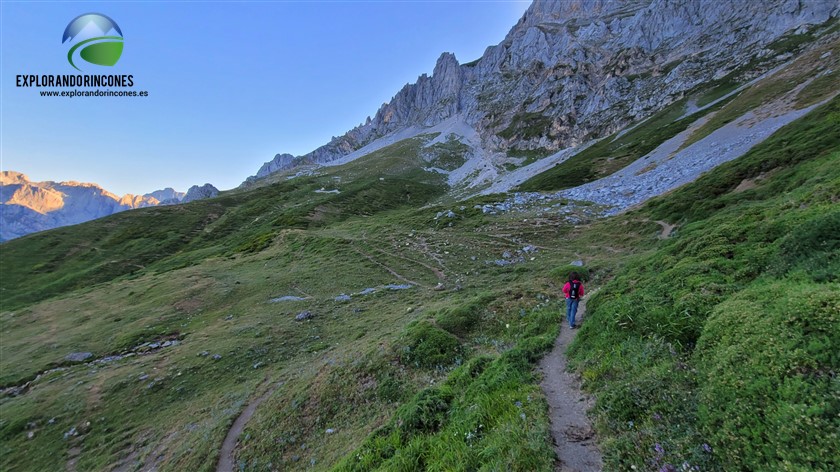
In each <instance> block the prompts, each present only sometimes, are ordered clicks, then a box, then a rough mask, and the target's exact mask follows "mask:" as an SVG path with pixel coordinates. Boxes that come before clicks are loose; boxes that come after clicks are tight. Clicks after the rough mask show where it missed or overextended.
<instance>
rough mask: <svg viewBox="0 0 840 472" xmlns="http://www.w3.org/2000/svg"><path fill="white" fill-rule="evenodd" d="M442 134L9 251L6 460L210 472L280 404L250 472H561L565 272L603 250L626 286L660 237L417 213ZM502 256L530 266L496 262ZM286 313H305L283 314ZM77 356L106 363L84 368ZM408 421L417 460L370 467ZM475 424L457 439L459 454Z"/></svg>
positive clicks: (1, 419)
mask: <svg viewBox="0 0 840 472" xmlns="http://www.w3.org/2000/svg"><path fill="white" fill-rule="evenodd" d="M426 139H429V137H423V138H418V139H415V140H408V141H403V142H400V143H396V144H394V145H393V146H392V147H390V148H386V149H383V150H382V151H380V152H378V153H376V154H375V155H373V156H369V157H368V158H365V159H362V160H358V161H355V162H353V163H351V164H349V165H346V166H341V167H336V168H333V169H327V170H326V172H324V173H323V174H321V175H315V176H309V177H299V178H296V179H294V180H289V181H285V182H280V183H277V184H274V185H270V186H266V187H263V188H258V189H254V190H252V191H248V192H235V193H232V194H228V195H224V196H222V197H220V198H217V199H213V200H208V201H199V202H194V203H190V204H187V205H182V206H177V207H161V208H153V209H144V210H139V211H131V212H126V213H121V214H118V215H114V216H112V217H109V218H105V219H101V220H97V221H93V222H89V223H86V224H83V225H78V226H74V227H68V228H61V229H57V230H54V231H49V232H45V233H41V234H36V235H31V236H28V237H24V238H20V239H18V240H15V241H11V242H9V243H6V244H4V245H3V250H2V252H0V258H2V259H0V263H2V270H3V274H2V289H3V293H4V296H3V299H2V311H1V312H0V329H2V333H3V342H2V343H0V359H1V362H2V368H1V369H0V384H2V386H3V387H4V392H3V395H2V397H0V438H2V440H0V467H2V468H3V469H14V470H17V469H21V470H57V469H63V468H68V467H69V468H73V467H75V468H76V469H77V470H122V469H126V470H135V469H139V470H146V469H149V468H157V469H158V470H214V467H215V464H216V461H217V460H218V454H219V449H220V445H221V443H222V441H223V439H224V437H225V434H226V433H227V430H228V428H229V427H230V425H231V424H232V422H233V420H234V419H235V418H236V417H237V416H238V414H239V413H240V411H242V409H243V408H244V406H245V405H246V404H247V403H248V402H249V401H250V400H253V399H256V398H260V397H261V396H263V395H265V396H266V400H265V402H264V403H263V404H262V405H261V406H260V408H259V409H258V410H257V412H256V414H255V416H254V417H253V418H252V419H251V421H250V422H249V423H248V426H247V428H246V430H245V433H244V434H243V435H242V436H241V437H240V438H239V446H238V449H237V460H238V461H239V464H240V465H242V467H245V468H246V469H265V468H268V464H269V463H270V464H271V467H273V468H282V469H285V470H297V469H314V470H326V469H330V468H332V467H333V466H337V465H340V467H342V468H348V469H358V468H359V467H362V468H364V467H366V466H364V465H360V464H369V465H371V466H373V465H374V464H376V465H380V466H382V467H385V468H389V467H392V465H393V464H396V463H409V462H410V461H413V460H418V459H417V458H418V457H426V458H428V460H430V461H431V462H430V466H431V465H432V464H434V463H436V461H438V460H440V461H441V462H440V464H444V463H446V464H452V463H453V461H460V460H464V461H465V462H464V464H479V463H481V464H496V466H497V467H500V468H505V467H513V468H517V469H520V470H531V469H533V468H537V469H540V468H544V467H547V466H548V465H549V464H551V463H552V461H553V452H552V450H551V447H550V442H549V438H548V436H547V434H548V433H547V431H548V429H547V417H546V415H545V410H546V403H545V400H544V398H543V397H542V393H541V392H540V390H539V387H538V386H537V384H536V378H535V376H534V375H533V374H532V373H531V370H530V366H532V365H533V362H534V361H535V360H536V359H537V358H538V357H539V354H540V353H541V352H542V350H544V349H545V348H546V347H548V346H549V345H550V340H551V339H553V337H554V335H555V333H556V329H557V321H558V320H559V315H558V311H557V310H556V308H555V307H556V300H557V292H558V286H557V283H558V277H559V276H558V275H556V274H555V275H550V272H551V270H552V269H555V268H557V267H558V266H564V265H565V264H567V263H568V262H569V261H571V260H574V259H577V258H579V257H581V256H583V255H585V256H586V258H587V261H588V262H591V263H592V264H594V265H595V267H599V266H600V267H602V272H603V273H604V274H607V273H608V272H609V268H610V267H614V266H615V265H616V263H617V259H616V254H623V253H625V252H626V253H631V252H633V251H635V250H640V249H641V248H644V247H649V246H651V245H652V244H655V242H656V237H655V236H656V234H657V225H656V224H653V223H646V224H643V225H639V226H637V227H634V229H633V231H629V232H628V231H626V227H624V226H622V225H620V224H614V223H610V222H604V223H599V228H600V229H599V231H598V233H597V234H595V233H590V232H588V231H589V229H588V228H589V227H588V226H583V227H575V226H572V225H570V224H569V223H567V222H566V220H565V219H564V218H563V217H560V216H557V215H550V214H538V213H537V212H536V211H534V212H530V213H526V214H524V215H523V214H511V215H502V216H493V217H491V216H489V215H484V214H483V213H482V212H481V211H480V210H476V209H474V208H473V206H474V205H475V204H477V203H483V202H487V201H493V199H494V198H496V197H484V198H483V199H481V200H474V201H468V202H464V203H462V204H459V205H456V206H454V207H449V208H451V209H453V210H454V211H455V212H456V213H457V217H455V218H445V219H435V215H436V213H437V212H439V211H442V210H444V209H448V208H443V207H434V206H431V207H427V208H420V207H422V206H423V204H424V203H425V202H427V201H430V200H431V199H433V198H435V196H437V195H440V194H441V193H442V192H443V191H444V190H445V187H444V186H443V184H442V183H441V181H440V180H439V179H440V177H439V176H438V175H437V174H432V173H426V172H423V171H422V170H421V169H420V168H419V167H418V166H417V165H416V164H415V163H416V162H417V160H416V159H415V157H416V155H417V152H418V149H419V147H420V146H421V145H422V143H423V141H424V140H426ZM333 190H338V191H339V192H340V193H325V192H330V191H333ZM575 216H577V217H579V218H582V219H584V220H585V219H586V215H585V214H583V213H580V214H577V215H575ZM132 234H133V236H132ZM604 234H609V235H611V237H610V246H609V247H606V246H605V245H604V243H603V241H602V240H601V239H600V238H601V237H602V236H603V235H604ZM563 236H568V237H569V238H574V240H575V241H576V244H575V245H574V246H571V245H568V244H566V243H564V242H562V241H561V240H558V237H563ZM527 245H533V246H535V247H537V251H536V252H529V253H528V254H527V257H526V254H525V253H522V252H521V250H522V248H523V247H525V246H527ZM637 248H639V249H637ZM517 251H520V252H517ZM505 253H509V254H510V255H511V256H509V258H510V260H511V264H510V265H498V264H496V262H495V261H496V260H501V259H505ZM439 283H440V284H443V286H444V287H445V290H443V291H438V290H434V288H435V287H436V286H437V285H438V284H439ZM389 284H398V285H409V286H410V288H408V289H404V290H392V289H389V288H388V287H387V286H388V285H389ZM364 289H375V291H374V292H373V293H369V294H367V295H362V294H361V293H362V292H363V291H364ZM342 294H347V295H350V296H351V299H350V300H349V301H345V300H344V299H343V298H340V296H341V295H342ZM283 296H296V297H299V298H301V300H297V301H276V302H272V300H273V299H276V298H279V297H283ZM304 311H309V312H310V313H311V314H312V318H311V319H309V320H306V321H295V317H296V316H297V315H298V314H299V313H301V312H304ZM173 341H176V343H175V344H172V342H173ZM163 345H165V347H161V346H163ZM79 352H89V353H91V358H90V359H88V360H87V363H78V362H73V361H70V360H67V359H66V356H67V355H68V354H71V353H79ZM430 385H432V386H433V389H435V390H434V391H426V390H425V389H426V387H428V386H430ZM418 392H419V393H418ZM477 405H480V407H478V406H477ZM450 411H452V412H456V411H460V412H461V413H460V414H459V416H457V415H455V416H453V415H454V413H453V415H450V414H449V412H450ZM521 415H525V418H527V422H523V419H522V416H521ZM393 418H403V419H404V421H403V422H402V424H401V425H399V426H393V427H394V428H396V429H390V430H389V431H390V432H389V433H388V434H385V433H382V432H379V433H375V434H380V435H381V434H385V436H386V439H384V440H385V441H386V443H388V444H391V445H395V446H398V447H400V448H401V449H403V448H402V445H408V444H409V443H410V444H411V448H413V449H411V450H412V451H414V452H413V453H412V454H414V455H413V456H410V457H411V458H409V457H408V456H405V454H407V453H408V450H407V449H406V450H405V451H404V452H403V453H401V454H399V455H394V454H392V452H389V451H391V449H390V448H389V447H387V448H384V449H383V448H381V447H379V446H376V445H372V446H370V450H369V452H367V453H365V454H362V456H363V457H365V459H364V461H363V462H361V463H360V462H358V461H354V460H352V459H350V455H348V454H351V452H352V451H354V450H355V449H357V448H359V447H367V446H364V445H365V444H374V443H371V442H368V441H366V440H365V439H364V438H365V437H366V436H367V435H368V434H370V433H372V432H373V431H375V430H377V428H379V427H380V426H383V425H389V424H392V425H397V424H398V423H399V421H398V422H397V423H393V421H395V420H394V419H393ZM406 421H407V422H408V423H406ZM523 424H524V425H527V428H525V429H523ZM465 428H467V429H465ZM468 429H469V430H468ZM327 430H331V432H330V433H328V432H327ZM512 430H513V431H519V433H517V434H521V436H520V437H521V438H522V441H513V442H511V441H510V431H512ZM456 431H457V432H459V434H460V433H465V434H461V436H459V438H460V439H459V441H461V442H460V443H453V442H452V441H449V440H444V439H445V438H448V435H449V434H454V433H455V432H456ZM470 431H472V434H470ZM370 441H374V440H373V439H371V440H370ZM374 442H375V441H374ZM377 444H378V443H377ZM383 444H385V443H383ZM443 446H446V448H448V449H442V447H443ZM452 448H454V449H452ZM482 451H483V452H482ZM491 451H492V452H491ZM412 458H413V459H412ZM400 461H402V462H400ZM405 461H409V462H405Z"/></svg>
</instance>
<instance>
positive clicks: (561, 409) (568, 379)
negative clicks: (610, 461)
mask: <svg viewBox="0 0 840 472" xmlns="http://www.w3.org/2000/svg"><path fill="white" fill-rule="evenodd" d="M564 309H565V305H564ZM585 312H586V300H581V303H580V306H579V307H578V313H577V323H578V325H580V322H581V321H582V320H583V318H584V315H585ZM561 323H562V325H561V328H560V335H559V336H558V337H557V339H556V340H555V341H554V348H553V349H552V350H551V352H549V353H548V355H546V356H545V357H544V358H543V359H542V360H541V361H540V367H539V368H540V371H541V372H542V375H543V380H542V382H540V386H541V387H542V389H543V392H544V393H545V396H546V399H547V400H548V411H549V416H550V419H551V436H552V437H553V439H554V451H555V453H556V454H557V463H556V466H555V470H556V471H558V472H596V471H600V470H602V468H603V463H602V461H601V452H600V451H599V450H598V445H597V444H596V442H595V431H594V430H593V429H592V425H591V424H590V423H589V419H588V418H587V417H586V412H587V411H588V410H589V409H590V408H591V407H592V405H593V400H592V399H591V398H590V397H588V396H586V395H584V393H583V392H582V391H581V389H580V381H579V379H577V378H576V377H575V376H574V375H573V374H571V373H569V372H567V371H566V368H567V364H568V363H567V359H566V349H567V348H568V347H569V344H571V342H572V340H573V339H574V338H575V334H576V333H577V330H573V329H569V327H568V326H567V325H566V316H565V311H564V312H563V316H562V319H561Z"/></svg>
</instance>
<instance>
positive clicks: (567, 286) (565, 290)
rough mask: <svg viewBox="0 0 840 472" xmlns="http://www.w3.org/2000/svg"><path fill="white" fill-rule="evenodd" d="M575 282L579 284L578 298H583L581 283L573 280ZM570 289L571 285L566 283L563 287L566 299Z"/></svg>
mask: <svg viewBox="0 0 840 472" xmlns="http://www.w3.org/2000/svg"><path fill="white" fill-rule="evenodd" d="M575 282H578V283H580V290H578V298H583V282H581V281H580V280H577V279H575ZM571 289H572V284H571V283H569V282H566V285H564V286H563V293H564V294H566V298H569V291H570V290H571Z"/></svg>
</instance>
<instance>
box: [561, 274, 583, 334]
mask: <svg viewBox="0 0 840 472" xmlns="http://www.w3.org/2000/svg"><path fill="white" fill-rule="evenodd" d="M563 293H564V294H565V295H566V319H567V320H568V321H569V328H571V329H575V328H577V326H575V315H577V309H578V302H580V299H581V298H582V297H583V283H582V282H581V281H580V275H578V273H577V272H572V273H571V274H569V281H568V282H566V285H564V286H563Z"/></svg>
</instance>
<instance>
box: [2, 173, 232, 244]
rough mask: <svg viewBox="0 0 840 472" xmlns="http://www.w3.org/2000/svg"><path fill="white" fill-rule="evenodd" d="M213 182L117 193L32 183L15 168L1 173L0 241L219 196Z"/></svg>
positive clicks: (93, 186)
mask: <svg viewBox="0 0 840 472" xmlns="http://www.w3.org/2000/svg"><path fill="white" fill-rule="evenodd" d="M218 193H219V191H218V189H216V188H215V187H213V186H212V185H210V184H205V185H204V186H201V187H199V186H197V185H196V186H193V187H192V188H190V189H189V191H187V192H186V193H184V192H178V191H176V190H174V189H172V188H165V189H163V190H155V191H154V192H150V193H147V194H145V195H132V194H126V195H123V196H122V197H120V196H117V195H115V194H113V193H111V192H109V191H107V190H105V189H103V188H102V187H100V186H99V185H97V184H92V183H81V182H52V181H47V182H32V181H31V180H29V178H28V177H27V176H26V175H24V174H21V173H20V172H15V171H2V172H0V241H8V240H9V239H14V238H18V237H21V236H24V235H27V234H29V233H34V232H36V231H44V230H47V229H52V228H57V227H59V226H67V225H73V224H78V223H83V222H85V221H90V220H93V219H96V218H101V217H103V216H108V215H111V214H114V213H117V212H120V211H125V210H131V209H134V208H143V207H149V206H156V205H171V204H176V203H181V202H186V201H192V200H198V199H201V198H209V197H213V196H216V195H217V194H218Z"/></svg>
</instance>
